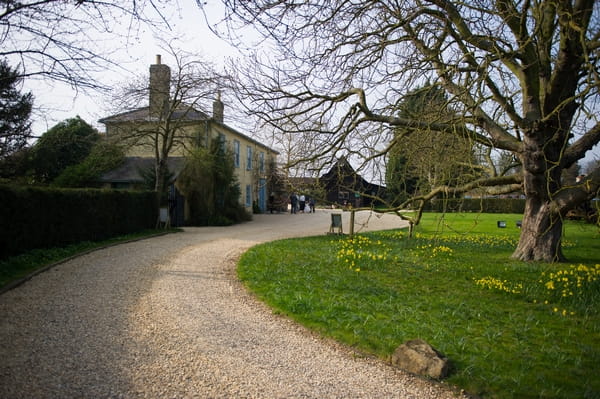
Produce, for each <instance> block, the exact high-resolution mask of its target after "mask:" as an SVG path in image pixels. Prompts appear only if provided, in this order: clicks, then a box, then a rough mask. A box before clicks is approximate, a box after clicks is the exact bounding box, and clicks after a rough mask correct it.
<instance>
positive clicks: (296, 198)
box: [290, 193, 315, 213]
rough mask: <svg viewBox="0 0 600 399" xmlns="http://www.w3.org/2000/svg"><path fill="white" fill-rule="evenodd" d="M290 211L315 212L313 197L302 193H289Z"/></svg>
mask: <svg viewBox="0 0 600 399" xmlns="http://www.w3.org/2000/svg"><path fill="white" fill-rule="evenodd" d="M290 205H291V213H298V212H302V213H314V212H315V199H314V198H309V197H308V196H305V195H304V194H300V195H296V193H292V194H291V195H290Z"/></svg>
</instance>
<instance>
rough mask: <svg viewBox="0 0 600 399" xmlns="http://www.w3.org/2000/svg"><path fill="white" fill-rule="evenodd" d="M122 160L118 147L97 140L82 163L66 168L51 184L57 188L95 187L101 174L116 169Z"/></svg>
mask: <svg viewBox="0 0 600 399" xmlns="http://www.w3.org/2000/svg"><path fill="white" fill-rule="evenodd" d="M124 159H125V155H124V153H123V150H122V149H121V148H120V147H119V146H118V145H115V144H113V143H110V142H108V141H106V140H98V141H97V142H96V144H94V146H93V147H92V149H91V151H90V153H89V155H88V156H87V157H85V159H84V160H83V161H81V162H80V163H78V164H76V165H71V166H67V167H66V168H65V170H63V171H62V173H61V174H60V175H58V177H56V179H54V181H53V182H52V184H53V185H55V186H59V187H97V186H98V178H99V177H100V176H101V175H102V173H104V172H108V171H109V170H112V169H115V168H117V167H118V166H119V165H120V164H121V163H122V162H123V160H124Z"/></svg>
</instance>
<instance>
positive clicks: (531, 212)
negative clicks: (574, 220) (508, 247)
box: [512, 198, 565, 262]
mask: <svg viewBox="0 0 600 399" xmlns="http://www.w3.org/2000/svg"><path fill="white" fill-rule="evenodd" d="M562 227H563V223H562V219H561V217H560V215H559V214H557V213H556V212H553V211H552V207H551V204H550V202H541V201H539V200H538V199H536V198H531V199H530V198H527V200H526V202H525V212H524V213H523V221H522V226H521V237H520V239H519V245H518V246H517V249H516V250H515V252H514V253H513V255H512V258H513V259H517V260H523V261H542V262H563V261H565V257H564V256H563V253H562V248H561V242H562Z"/></svg>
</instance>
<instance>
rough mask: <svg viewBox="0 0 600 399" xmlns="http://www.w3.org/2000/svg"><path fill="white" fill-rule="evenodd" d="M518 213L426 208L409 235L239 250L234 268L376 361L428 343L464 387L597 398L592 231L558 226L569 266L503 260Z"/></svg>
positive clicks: (284, 307) (598, 319)
mask: <svg viewBox="0 0 600 399" xmlns="http://www.w3.org/2000/svg"><path fill="white" fill-rule="evenodd" d="M519 218H520V217H519V215H482V214H448V215H445V216H443V217H441V215H440V214H427V215H425V218H424V220H423V222H422V224H421V226H419V228H418V230H417V235H416V237H415V238H413V239H408V238H407V236H406V233H405V232H402V231H387V232H375V233H369V234H363V235H357V236H355V237H354V238H353V239H349V238H348V237H341V238H338V237H335V238H332V237H331V236H320V237H311V238H302V239H293V240H282V241H276V242H273V243H268V244H264V245H260V246H257V247H254V248H252V249H251V250H250V251H248V252H246V253H245V254H244V255H243V256H242V258H241V260H240V264H239V268H238V274H239V277H240V278H241V280H242V281H243V282H244V283H245V284H246V285H247V286H248V287H249V288H250V289H251V290H252V291H254V292H255V293H256V294H257V295H258V296H259V297H260V298H261V299H263V300H264V301H265V302H267V303H268V304H269V305H270V306H272V307H273V308H274V310H275V311H276V312H279V313H283V314H286V315H288V316H289V317H291V318H293V319H295V320H297V321H299V322H300V323H302V324H304V325H306V326H308V327H310V328H312V329H315V330H317V331H319V332H320V333H322V334H324V335H326V336H329V337H333V338H335V339H337V340H339V341H341V342H343V343H345V344H348V345H350V346H353V347H356V348H358V349H360V350H363V351H367V352H370V353H373V354H376V355H377V356H380V357H381V358H384V359H386V358H387V357H388V356H389V355H390V354H391V353H392V352H393V351H394V349H395V348H396V347H397V346H399V345H400V344H401V343H403V342H404V341H406V340H409V339H414V338H422V339H425V340H426V341H428V342H429V343H431V344H432V345H433V346H434V347H435V348H436V349H438V350H440V351H441V352H443V353H444V354H445V355H446V356H448V357H449V358H450V359H451V361H452V363H453V369H454V372H453V374H452V375H451V376H450V377H449V378H448V382H449V383H451V384H454V385H456V386H458V387H460V388H463V389H465V390H466V391H467V392H469V393H471V394H475V395H481V396H484V397H490V398H516V397H519V398H522V397H532V398H533V397H539V398H598V397H600V379H599V378H598V364H600V307H599V305H600V264H599V263H600V261H599V260H600V247H599V246H598V244H597V243H598V239H599V238H600V231H599V229H598V226H593V225H586V224H583V223H578V222H567V223H566V225H565V234H564V237H565V245H564V252H565V255H566V256H567V257H568V258H569V259H570V260H571V263H567V264H547V263H523V262H517V261H512V260H510V254H511V253H512V251H513V250H514V248H515V245H516V242H517V240H518V235H519V230H518V228H517V227H516V221H517V220H519ZM498 220H502V221H505V222H506V226H507V227H506V228H498V227H497V221H498Z"/></svg>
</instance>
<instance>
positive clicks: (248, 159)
mask: <svg viewBox="0 0 600 399" xmlns="http://www.w3.org/2000/svg"><path fill="white" fill-rule="evenodd" d="M246 170H252V147H250V146H248V147H246Z"/></svg>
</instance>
